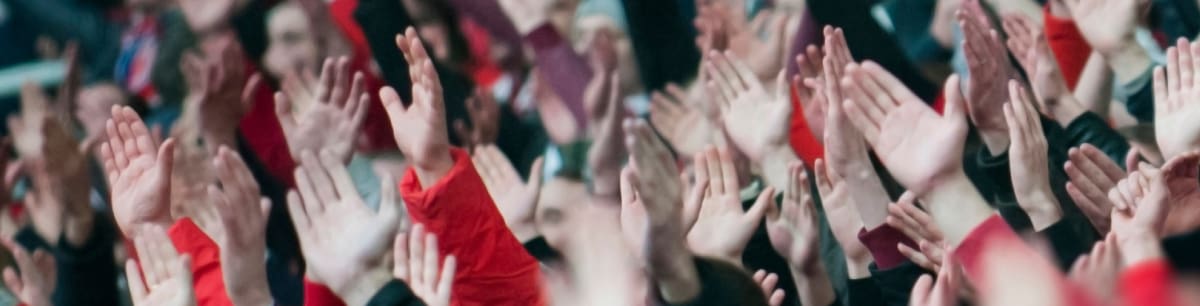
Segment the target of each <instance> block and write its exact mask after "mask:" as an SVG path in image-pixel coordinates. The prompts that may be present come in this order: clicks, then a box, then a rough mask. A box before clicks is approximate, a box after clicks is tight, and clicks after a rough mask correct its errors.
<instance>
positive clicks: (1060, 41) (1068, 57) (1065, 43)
mask: <svg viewBox="0 0 1200 306" xmlns="http://www.w3.org/2000/svg"><path fill="white" fill-rule="evenodd" d="M1042 16H1043V23H1044V24H1045V27H1044V29H1045V30H1044V31H1045V34H1046V43H1047V44H1048V45H1049V46H1050V50H1051V51H1054V59H1055V60H1057V61H1058V68H1059V70H1061V71H1062V74H1063V79H1066V81H1067V87H1068V88H1070V89H1072V90H1073V89H1075V84H1076V83H1078V82H1079V76H1080V75H1081V74H1083V67H1084V66H1087V61H1088V56H1089V55H1091V54H1092V47H1091V46H1090V45H1088V42H1087V40H1086V39H1084V38H1083V33H1080V32H1079V28H1078V27H1076V26H1075V21H1074V20H1072V19H1070V18H1058V17H1054V14H1051V13H1050V3H1049V2H1047V3H1046V6H1045V7H1044V9H1043V10H1042Z"/></svg>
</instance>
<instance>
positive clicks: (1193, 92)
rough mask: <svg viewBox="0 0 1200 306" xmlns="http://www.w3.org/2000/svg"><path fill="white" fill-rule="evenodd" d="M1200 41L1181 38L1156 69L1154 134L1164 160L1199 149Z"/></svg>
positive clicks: (1168, 50)
mask: <svg viewBox="0 0 1200 306" xmlns="http://www.w3.org/2000/svg"><path fill="white" fill-rule="evenodd" d="M1197 116H1200V42H1197V43H1191V44H1188V42H1187V40H1186V39H1183V38H1180V39H1179V42H1178V43H1177V44H1176V46H1175V47H1172V48H1170V49H1167V67H1166V69H1163V68H1162V67H1157V68H1154V132H1155V133H1154V135H1155V138H1156V139H1157V140H1158V147H1159V149H1161V150H1162V154H1163V157H1164V158H1166V159H1171V158H1172V157H1175V156H1176V155H1179V154H1181V153H1183V152H1186V151H1191V150H1193V149H1197V148H1200V120H1195V118H1197Z"/></svg>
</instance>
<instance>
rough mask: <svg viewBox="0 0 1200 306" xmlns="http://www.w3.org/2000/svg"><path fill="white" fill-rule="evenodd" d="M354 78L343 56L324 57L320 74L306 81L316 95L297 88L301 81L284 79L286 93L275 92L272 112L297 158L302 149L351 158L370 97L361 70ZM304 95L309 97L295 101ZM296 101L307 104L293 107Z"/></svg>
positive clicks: (293, 155) (345, 158)
mask: <svg viewBox="0 0 1200 306" xmlns="http://www.w3.org/2000/svg"><path fill="white" fill-rule="evenodd" d="M353 78H354V79H353V81H351V80H350V67H349V60H348V59H346V58H345V57H342V58H340V59H338V60H337V61H336V63H335V61H334V60H333V59H326V60H325V67H324V68H322V71H321V78H320V79H319V80H317V82H316V84H309V85H310V86H313V87H316V88H314V89H313V92H315V95H313V94H303V92H304V91H306V90H305V89H300V88H296V87H299V86H301V85H299V84H300V83H302V82H300V81H292V82H286V83H284V84H285V86H283V90H284V91H285V92H287V93H286V94H280V93H276V94H275V114H276V117H277V118H278V119H279V125H280V126H281V127H282V128H283V135H284V136H285V137H286V138H287V143H288V149H289V151H290V152H291V153H292V158H300V152H301V151H304V150H320V149H329V150H332V151H333V153H334V154H335V155H336V156H338V157H341V158H342V160H349V159H350V154H351V153H353V151H354V143H355V140H357V139H358V133H359V129H360V128H361V127H362V123H363V120H364V118H366V114H367V103H370V101H371V99H370V96H368V95H367V94H366V93H364V92H363V91H364V90H365V89H364V86H365V85H363V75H362V73H361V72H358V73H355V74H354V76H353ZM305 97H307V98H310V99H311V100H312V101H295V100H297V99H303V98H305ZM299 105H303V106H306V107H303V108H300V107H296V106H299ZM294 114H295V115H294Z"/></svg>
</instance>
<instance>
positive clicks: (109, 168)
mask: <svg viewBox="0 0 1200 306" xmlns="http://www.w3.org/2000/svg"><path fill="white" fill-rule="evenodd" d="M105 129H106V130H107V131H108V142H107V143H104V144H102V145H101V146H100V157H101V160H103V161H104V172H106V173H107V176H108V182H109V188H111V190H112V191H111V192H112V210H113V216H114V217H115V218H116V221H117V225H118V226H119V227H120V228H121V231H123V232H124V233H125V235H126V236H133V234H134V233H135V231H137V230H138V228H139V227H141V226H142V225H145V224H157V225H159V226H163V227H167V226H170V225H171V223H172V219H171V214H170V206H171V203H170V199H171V165H172V164H173V163H174V153H175V140H174V139H170V138H168V139H167V140H166V141H163V143H162V144H161V145H158V146H156V145H155V144H154V141H153V140H151V138H150V131H149V130H148V129H146V124H144V123H142V119H141V118H139V117H138V115H137V113H135V112H134V111H133V109H132V108H129V107H127V106H113V109H112V119H109V120H108V122H107V123H106V124H105Z"/></svg>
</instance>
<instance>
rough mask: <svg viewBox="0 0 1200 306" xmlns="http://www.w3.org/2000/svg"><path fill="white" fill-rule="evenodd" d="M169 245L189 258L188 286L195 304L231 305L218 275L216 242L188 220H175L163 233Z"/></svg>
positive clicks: (219, 273)
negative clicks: (190, 267)
mask: <svg viewBox="0 0 1200 306" xmlns="http://www.w3.org/2000/svg"><path fill="white" fill-rule="evenodd" d="M167 235H168V236H170V237H171V242H172V243H174V244H175V248H176V249H177V250H179V253H180V254H189V255H191V256H192V286H193V287H194V288H195V290H196V305H198V306H225V305H230V306H232V305H233V302H230V301H229V295H228V294H227V293H226V292H225V280H224V279H223V278H222V276H221V255H220V249H218V247H217V243H216V242H213V241H212V239H209V238H208V235H206V234H204V232H202V231H200V228H199V227H196V223H193V222H192V219H189V218H183V219H179V221H176V222H175V224H174V225H172V226H171V229H170V230H168V231H167Z"/></svg>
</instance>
